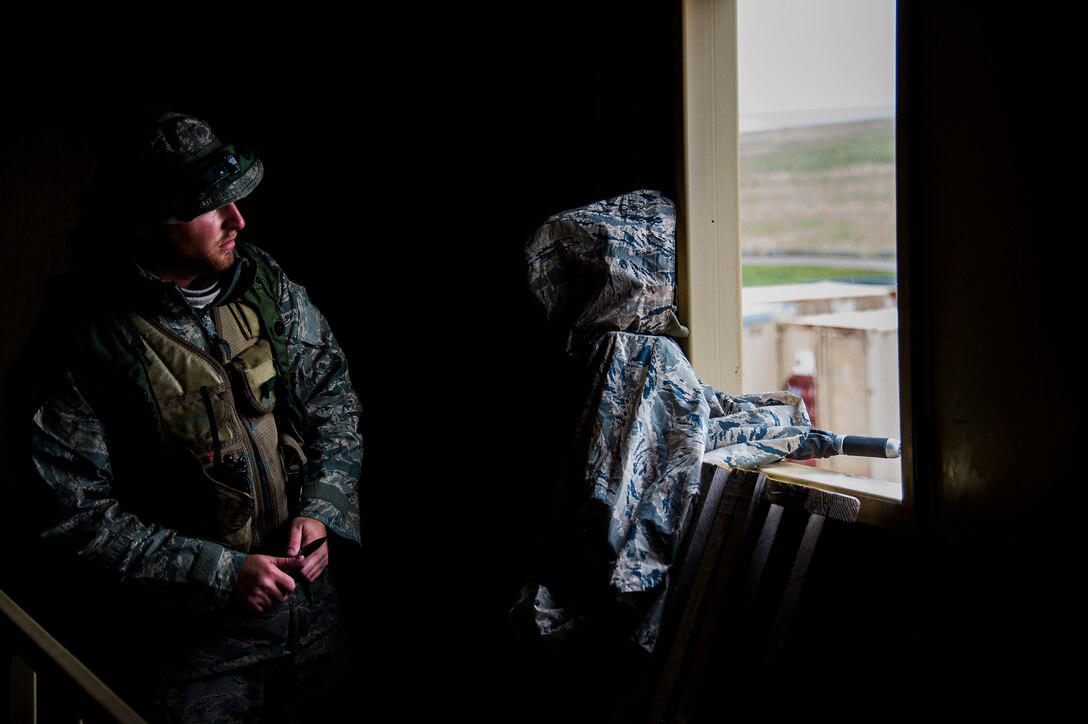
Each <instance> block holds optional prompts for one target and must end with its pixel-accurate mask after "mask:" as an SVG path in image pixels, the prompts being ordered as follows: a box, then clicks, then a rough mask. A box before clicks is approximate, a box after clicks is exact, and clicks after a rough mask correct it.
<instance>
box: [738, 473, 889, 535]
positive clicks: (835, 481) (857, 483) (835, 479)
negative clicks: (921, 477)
mask: <svg viewBox="0 0 1088 724" xmlns="http://www.w3.org/2000/svg"><path fill="white" fill-rule="evenodd" d="M759 472H761V473H763V474H764V475H766V476H767V477H768V478H771V479H772V480H781V481H783V482H787V483H794V484H796V485H804V486H808V487H811V488H819V489H821V490H830V491H831V492H834V493H842V494H844V495H851V496H853V497H855V498H857V499H858V500H859V501H861V511H860V512H859V513H858V522H859V523H866V524H869V525H878V526H882V527H898V526H899V525H901V524H902V523H903V517H904V507H903V485H902V483H897V482H892V481H889V480H878V479H876V478H866V477H861V476H859V475H850V474H848V473H839V472H835V471H833V470H823V469H821V468H814V467H811V466H809V465H802V464H800V463H791V462H784V461H782V462H777V463H771V464H770V465H764V466H762V467H760V468H759Z"/></svg>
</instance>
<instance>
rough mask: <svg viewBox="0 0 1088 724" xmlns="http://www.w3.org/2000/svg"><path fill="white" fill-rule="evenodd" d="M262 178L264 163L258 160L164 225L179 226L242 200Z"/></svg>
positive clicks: (165, 221) (223, 181) (166, 221)
mask: <svg viewBox="0 0 1088 724" xmlns="http://www.w3.org/2000/svg"><path fill="white" fill-rule="evenodd" d="M263 178H264V163H262V162H261V160H260V159H257V160H256V161H254V163H253V165H252V166H250V167H249V168H248V169H246V170H245V171H244V172H242V173H240V174H237V175H235V176H230V177H228V178H225V179H223V180H222V181H220V182H219V183H217V184H216V185H215V186H213V187H212V188H211V189H210V190H209V191H207V192H206V193H204V194H203V195H202V196H201V197H200V198H199V199H198V200H196V202H195V203H194V204H192V205H190V206H187V207H186V208H185V209H184V210H183V211H181V212H179V213H176V214H174V215H173V216H172V217H170V218H168V219H165V220H164V221H163V223H164V224H181V223H185V222H187V221H192V220H193V219H195V218H196V217H198V216H200V215H201V214H206V213H208V212H209V211H214V210H215V209H218V208H221V207H223V206H226V205H227V204H232V203H234V202H236V201H239V200H241V199H244V198H245V197H246V196H249V194H250V193H252V191H253V189H255V188H257V184H259V183H260V182H261V179H263Z"/></svg>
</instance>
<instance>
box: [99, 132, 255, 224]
mask: <svg viewBox="0 0 1088 724" xmlns="http://www.w3.org/2000/svg"><path fill="white" fill-rule="evenodd" d="M101 158H102V168H101V169H100V176H99V179H98V184H97V185H98V186H99V189H98V192H99V193H98V194H97V196H98V200H99V201H100V202H102V201H107V200H108V201H109V203H110V204H112V205H116V204H117V203H118V196H117V194H118V192H119V191H121V190H122V189H124V188H125V187H128V194H129V196H128V200H129V201H130V202H132V203H134V204H135V206H136V209H137V213H138V214H139V215H140V216H141V217H146V219H145V220H146V221H147V222H149V223H164V224H176V223H183V222H185V221H190V220H191V219H193V218H195V217H197V216H199V215H200V214H203V213H206V212H208V211H211V210H213V209H217V208H219V207H221V206H226V205H227V204H229V203H232V202H234V201H238V200H239V199H242V198H245V197H246V196H247V195H249V193H250V192H251V191H253V189H254V188H256V186H257V184H258V183H260V182H261V179H262V178H263V177H264V164H263V163H262V162H261V161H260V159H258V158H257V154H256V153H255V152H254V151H253V150H252V149H249V148H246V147H244V146H240V145H234V144H227V145H225V144H223V142H222V141H220V140H219V139H218V138H217V137H216V136H215V134H214V133H213V132H212V129H211V127H210V126H209V125H208V124H207V123H206V122H205V121H202V120H200V119H199V118H194V117H193V116H189V115H185V114H183V113H177V112H174V111H146V112H142V113H140V114H137V115H135V116H132V117H130V118H128V119H125V120H124V121H121V122H118V123H117V124H116V125H115V126H114V127H112V128H110V130H109V134H108V136H107V138H106V139H105V142H104V145H103V147H102V149H101Z"/></svg>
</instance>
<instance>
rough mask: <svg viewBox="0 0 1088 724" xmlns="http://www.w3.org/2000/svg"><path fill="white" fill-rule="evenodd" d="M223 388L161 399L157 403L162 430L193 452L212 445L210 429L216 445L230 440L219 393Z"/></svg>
mask: <svg viewBox="0 0 1088 724" xmlns="http://www.w3.org/2000/svg"><path fill="white" fill-rule="evenodd" d="M226 391H227V385H226V384H225V383H224V384H222V385H217V386H216V387H214V388H207V392H205V391H203V390H202V391H200V392H189V393H186V394H182V395H174V396H171V397H165V398H163V399H161V400H160V401H159V410H160V411H161V413H162V422H163V427H164V428H165V429H166V430H167V432H169V433H170V435H171V436H172V437H174V438H176V439H178V440H180V441H183V442H185V443H187V444H188V445H189V446H190V447H191V448H193V449H201V448H208V447H210V446H211V445H212V442H213V435H212V428H213V426H214V428H215V430H216V433H217V434H218V435H219V439H220V443H221V444H227V443H229V442H231V441H232V440H233V438H234V435H233V433H232V432H231V429H230V426H229V425H227V403H226V401H225V400H224V399H223V393H225V392H226Z"/></svg>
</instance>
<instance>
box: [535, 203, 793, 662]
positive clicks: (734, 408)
mask: <svg viewBox="0 0 1088 724" xmlns="http://www.w3.org/2000/svg"><path fill="white" fill-rule="evenodd" d="M675 230H676V210H675V206H674V205H673V203H672V201H670V200H669V199H668V198H666V197H665V196H663V195H662V194H661V193H659V192H657V191H651V190H641V191H634V192H631V193H627V194H624V195H622V196H619V197H616V198H612V199H607V200H604V201H600V202H597V203H593V204H589V205H587V206H584V207H580V208H577V209H572V210H570V211H565V212H562V213H559V214H556V215H554V216H553V217H551V218H549V219H548V220H547V221H546V222H545V224H544V225H543V226H541V227H540V228H539V229H538V230H537V231H536V232H535V233H534V234H533V235H532V236H531V238H530V239H529V241H528V244H527V247H526V262H527V265H528V279H529V286H530V290H531V292H532V294H533V295H534V296H535V297H536V299H537V301H538V302H539V303H540V305H541V307H542V308H543V310H544V313H545V315H546V317H547V319H548V321H549V322H550V323H553V324H556V325H558V326H559V327H561V328H563V329H567V330H569V333H568V335H567V352H568V354H570V355H571V356H572V357H574V358H575V359H577V360H579V361H580V363H581V364H582V366H583V367H584V368H585V369H586V370H587V371H588V372H589V374H590V375H591V377H592V380H593V383H592V390H593V392H592V395H591V398H590V399H589V400H588V401H587V403H586V406H585V411H584V416H583V418H582V421H581V424H580V430H579V431H578V432H577V433H576V438H577V440H576V443H575V448H576V450H577V451H578V452H577V454H576V461H575V464H574V466H573V467H574V472H573V473H571V474H570V476H569V477H570V478H571V479H570V480H565V481H561V482H560V488H561V489H562V492H561V493H560V495H561V496H566V498H567V499H568V500H569V501H571V508H575V509H580V512H575V513H573V515H575V516H576V517H578V518H579V519H580V522H579V523H578V524H576V525H575V526H574V527H575V529H576V533H575V537H576V538H580V540H575V541H573V542H571V543H570V546H571V547H573V548H577V549H578V550H581V551H583V552H584V551H596V550H601V551H603V552H601V553H600V554H597V553H592V554H591V555H593V556H597V555H599V556H600V557H601V560H599V561H591V562H590V563H589V564H588V565H590V566H591V567H592V568H593V570H594V571H598V570H606V571H607V572H608V580H607V581H605V580H600V581H598V582H597V583H592V582H591V583H590V584H589V585H590V587H593V586H596V585H599V587H600V588H601V589H603V588H604V587H605V586H608V587H609V588H610V590H611V594H608V595H615V596H619V597H623V596H626V595H630V594H634V596H636V597H637V598H638V599H639V601H640V602H639V603H638V604H637V606H638V608H639V609H640V610H642V611H645V612H646V613H645V616H644V618H643V619H642V620H641V623H640V625H639V626H638V628H637V631H636V632H635V635H634V640H635V641H636V642H637V643H638V644H639V645H641V646H642V647H643V648H646V649H648V650H652V649H653V647H654V644H655V642H656V637H657V630H658V628H659V625H660V618H661V614H662V606H663V605H664V600H665V597H664V592H665V589H666V587H667V583H668V572H669V569H670V566H671V564H672V561H673V560H674V558H675V556H676V553H677V550H678V548H679V546H680V543H681V541H682V539H683V536H684V533H685V531H686V529H687V524H688V522H689V520H690V518H691V514H692V511H693V506H694V502H695V499H696V496H698V495H699V493H700V485H701V477H700V472H701V470H700V469H701V466H702V464H703V463H704V462H711V461H713V462H714V463H715V464H718V465H721V466H723V467H725V468H727V469H733V468H751V467H758V466H759V465H763V464H767V463H770V462H774V461H777V460H781V459H782V458H784V457H786V456H787V455H788V454H790V453H791V452H793V451H794V450H796V449H797V447H798V446H799V445H800V444H801V443H802V441H803V440H804V439H805V437H806V436H807V435H808V433H809V431H810V430H811V425H810V422H809V418H808V415H807V413H806V411H805V405H804V402H803V400H802V399H801V398H800V397H799V396H798V395H795V394H792V393H790V392H785V391H783V392H768V393H761V394H748V395H739V396H731V395H727V394H725V393H723V392H720V391H716V390H713V389H711V388H710V387H709V386H708V385H705V384H703V383H702V382H701V381H700V380H699V378H698V376H697V375H696V373H695V370H694V369H693V368H692V366H691V364H690V362H689V361H688V360H687V358H686V356H685V355H684V353H683V351H682V350H681V348H680V346H679V345H678V343H677V342H676V339H675V338H677V337H684V336H686V335H687V329H686V328H685V327H684V326H683V325H682V324H681V323H680V321H679V319H678V318H677V305H676V244H675ZM578 456H581V457H580V458H579V457H578ZM578 460H580V461H581V462H580V463H579V462H578ZM566 513H571V510H570V509H568V510H567V511H566V512H565V513H561V514H566ZM562 545H563V544H562V543H561V544H560V545H559V547H562ZM577 555H581V554H577ZM576 557H577V556H576ZM564 575H566V573H565V572H564V571H562V570H560V571H558V572H556V576H557V577H559V578H561V577H563V576H564ZM591 576H592V577H596V576H597V574H596V573H592V574H591ZM552 583H555V584H557V585H556V586H554V587H550V584H552ZM559 583H560V581H559V580H556V581H543V582H540V584H541V585H539V586H538V587H536V588H533V587H532V586H530V587H528V588H527V589H526V590H525V591H523V598H522V605H529V606H531V607H532V608H533V609H534V610H533V613H532V616H533V618H534V619H535V621H536V623H537V628H538V629H539V631H540V633H541V634H542V635H545V636H547V635H552V634H560V635H561V634H562V632H563V630H564V629H569V628H571V626H573V625H576V622H577V619H578V617H579V615H580V614H581V611H579V606H580V605H581V604H582V603H583V601H578V600H573V599H572V600H566V599H564V597H563V596H562V595H560V594H558V591H559V590H561V588H564V587H565V586H559V585H558V584H559ZM567 588H569V587H567ZM583 589H584V587H583ZM588 595H589V596H593V595H595V594H594V593H593V592H590V593H589V594H588ZM515 610H516V609H515Z"/></svg>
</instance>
